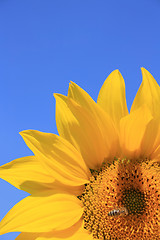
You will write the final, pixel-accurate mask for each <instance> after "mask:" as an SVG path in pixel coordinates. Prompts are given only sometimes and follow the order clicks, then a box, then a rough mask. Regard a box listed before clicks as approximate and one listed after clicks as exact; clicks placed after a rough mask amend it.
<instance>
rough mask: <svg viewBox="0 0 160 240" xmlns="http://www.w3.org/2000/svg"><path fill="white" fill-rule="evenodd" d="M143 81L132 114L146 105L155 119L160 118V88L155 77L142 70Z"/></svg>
mask: <svg viewBox="0 0 160 240" xmlns="http://www.w3.org/2000/svg"><path fill="white" fill-rule="evenodd" d="M142 76H143V81H142V84H141V86H140V88H139V90H138V92H137V94H136V97H135V99H134V101H133V104H132V107H131V112H133V111H135V110H136V109H138V108H139V107H140V106H142V105H143V104H146V105H147V107H148V108H149V110H150V111H151V114H152V115H153V116H154V117H158V118H159V117H160V108H159V106H160V87H159V85H158V84H157V82H156V80H155V79H154V78H153V76H152V75H151V74H150V73H149V72H148V71H147V70H146V69H144V68H142Z"/></svg>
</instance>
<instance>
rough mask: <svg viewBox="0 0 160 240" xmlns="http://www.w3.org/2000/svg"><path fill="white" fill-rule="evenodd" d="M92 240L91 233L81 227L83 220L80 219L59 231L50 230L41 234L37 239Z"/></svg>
mask: <svg viewBox="0 0 160 240" xmlns="http://www.w3.org/2000/svg"><path fill="white" fill-rule="evenodd" d="M46 239H48V240H63V239H65V240H81V239H83V240H93V237H92V235H91V234H89V233H88V231H86V230H85V229H84V227H83V221H82V220H80V221H79V222H78V223H76V224H74V225H73V226H72V227H70V228H68V229H65V230H63V231H59V232H51V233H47V234H45V233H44V234H42V236H40V237H38V238H37V240H46Z"/></svg>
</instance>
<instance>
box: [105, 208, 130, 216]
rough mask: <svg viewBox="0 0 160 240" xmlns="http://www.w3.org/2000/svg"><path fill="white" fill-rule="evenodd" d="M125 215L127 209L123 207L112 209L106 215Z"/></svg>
mask: <svg viewBox="0 0 160 240" xmlns="http://www.w3.org/2000/svg"><path fill="white" fill-rule="evenodd" d="M125 215H128V210H127V208H125V207H120V208H117V209H113V210H111V211H110V212H109V213H108V216H110V217H118V216H125Z"/></svg>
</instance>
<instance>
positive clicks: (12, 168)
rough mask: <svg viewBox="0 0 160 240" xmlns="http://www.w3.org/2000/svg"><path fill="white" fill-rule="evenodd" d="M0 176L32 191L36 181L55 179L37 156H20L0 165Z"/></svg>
mask: <svg viewBox="0 0 160 240" xmlns="http://www.w3.org/2000/svg"><path fill="white" fill-rule="evenodd" d="M0 178H2V179H4V180H5V181H7V182H9V183H11V184H12V185H14V186H15V187H16V188H19V189H21V190H24V191H27V192H30V188H31V189H33V185H34V183H35V182H36V183H37V184H39V183H52V182H53V181H54V178H53V176H51V175H49V174H48V172H47V171H45V169H44V167H43V166H42V165H41V164H40V162H39V161H37V160H36V158H35V156H28V157H23V158H18V159H16V160H13V161H11V162H9V163H7V164H4V165H3V166H0Z"/></svg>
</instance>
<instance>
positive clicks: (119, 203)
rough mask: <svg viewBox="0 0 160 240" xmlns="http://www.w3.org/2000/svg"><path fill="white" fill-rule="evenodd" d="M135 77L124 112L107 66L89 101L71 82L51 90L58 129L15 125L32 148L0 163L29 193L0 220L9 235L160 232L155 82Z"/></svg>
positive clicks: (44, 238) (1, 171) (159, 97)
mask: <svg viewBox="0 0 160 240" xmlns="http://www.w3.org/2000/svg"><path fill="white" fill-rule="evenodd" d="M142 76H143V81H142V84H141V86H140V88H139V90H138V92H137V95H136V97H135V99H134V101H133V104H132V107H131V111H130V113H129V112H128V109H127V105H126V98H125V84H124V80H123V77H122V75H121V74H120V72H119V71H118V70H115V71H113V72H112V73H111V74H110V75H109V77H108V78H107V79H106V80H105V82H104V84H103V86H102V88H101V89H100V92H99V95H98V100H97V103H95V102H94V101H93V99H92V98H91V97H90V96H89V95H88V94H87V93H86V92H85V91H84V90H83V89H81V88H80V87H79V86H78V85H76V84H75V83H73V82H71V83H70V85H69V90H68V96H63V95H60V94H55V95H54V96H55V98H56V123H57V129H58V132H59V136H57V135H55V134H52V133H42V132H39V131H35V130H27V131H22V132H21V133H20V135H21V136H22V137H23V139H24V141H25V143H26V144H27V146H28V147H29V148H30V149H31V150H32V152H33V153H34V156H29V157H24V158H20V159H16V160H14V161H12V162H10V163H7V164H5V165H3V166H1V167H0V177H1V178H2V179H4V180H6V181H8V182H9V183H11V184H12V185H14V186H15V187H17V188H19V189H21V190H24V191H27V192H28V193H30V195H29V196H28V197H26V198H25V199H23V200H22V201H20V202H19V203H17V204H16V205H15V206H14V207H13V208H12V209H11V210H10V211H9V212H8V213H7V214H6V216H5V217H4V218H3V219H2V221H1V222H0V234H5V233H7V232H21V233H20V235H19V236H18V237H17V238H16V240H62V239H65V240H81V239H84V240H94V239H97V240H98V239H101V240H106V239H107V240H110V239H112V240H113V239H114V240H120V239H121V240H125V239H130V240H134V239H135V240H137V239H152V240H156V239H160V237H159V236H160V212H159V206H160V178H159V173H160V88H159V86H158V84H157V83H156V81H155V80H154V78H153V77H152V75H151V74H150V73H149V72H148V71H147V70H145V69H144V68H142Z"/></svg>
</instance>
